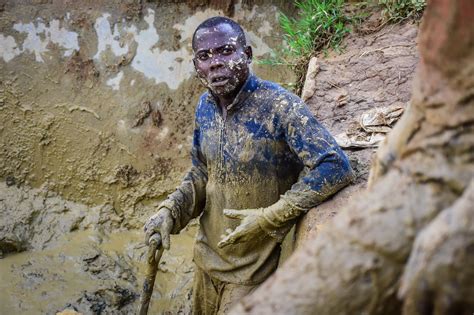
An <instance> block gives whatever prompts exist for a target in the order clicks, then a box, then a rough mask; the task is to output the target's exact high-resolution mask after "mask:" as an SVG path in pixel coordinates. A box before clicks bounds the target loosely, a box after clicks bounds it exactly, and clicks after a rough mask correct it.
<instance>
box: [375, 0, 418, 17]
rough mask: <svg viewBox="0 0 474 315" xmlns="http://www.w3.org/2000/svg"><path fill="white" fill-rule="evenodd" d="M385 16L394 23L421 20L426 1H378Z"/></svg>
mask: <svg viewBox="0 0 474 315" xmlns="http://www.w3.org/2000/svg"><path fill="white" fill-rule="evenodd" d="M378 3H379V5H380V6H382V8H383V10H382V13H383V16H384V17H385V18H386V19H389V20H391V21H394V22H399V21H401V20H404V19H408V18H416V19H419V18H421V15H422V14H423V10H424V8H425V6H426V0H378Z"/></svg>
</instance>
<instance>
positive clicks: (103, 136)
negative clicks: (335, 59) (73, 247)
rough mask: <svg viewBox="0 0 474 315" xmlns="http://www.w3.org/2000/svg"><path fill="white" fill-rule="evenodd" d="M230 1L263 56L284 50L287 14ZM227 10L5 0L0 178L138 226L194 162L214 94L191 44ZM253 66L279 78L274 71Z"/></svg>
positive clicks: (0, 26)
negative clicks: (107, 210)
mask: <svg viewBox="0 0 474 315" xmlns="http://www.w3.org/2000/svg"><path fill="white" fill-rule="evenodd" d="M117 3H118V2H117ZM229 3H231V4H232V5H233V6H234V7H235V10H234V11H235V12H234V15H233V18H234V19H236V20H237V21H238V22H240V23H242V25H243V26H244V27H245V28H246V29H247V30H248V37H249V41H250V43H251V44H252V45H253V46H254V53H255V56H256V59H258V58H264V57H265V56H269V53H270V51H271V47H276V46H277V45H278V44H279V43H278V40H277V38H276V37H275V35H278V32H279V29H278V28H277V20H276V18H277V7H275V6H274V5H272V4H269V2H261V3H260V2H259V3H258V4H253V3H246V4H242V3H237V2H235V3H234V2H229ZM193 10H194V11H193ZM219 13H222V11H219V8H217V7H215V6H211V7H203V6H201V5H199V6H194V7H193V6H188V5H186V4H185V3H171V2H170V3H163V4H158V3H143V4H141V2H138V1H130V2H127V4H120V5H115V4H114V3H113V2H101V1H99V2H97V3H94V4H90V3H89V2H87V3H82V4H81V2H80V1H79V2H75V3H74V4H73V5H70V4H67V3H66V2H64V1H57V2H54V3H50V2H45V3H40V4H36V3H35V4H32V3H29V2H21V3H18V2H14V1H7V2H6V3H5V5H4V11H3V12H2V16H1V19H0V41H1V43H2V48H1V50H0V73H1V77H2V79H1V81H0V117H1V120H2V122H3V123H2V126H1V129H0V133H1V140H0V141H1V142H0V143H1V148H2V149H1V150H0V177H1V178H3V179H6V178H7V177H8V178H10V179H11V180H14V181H15V183H16V184H18V185H26V186H31V187H34V188H38V187H41V186H43V185H47V187H48V189H49V190H51V191H53V192H56V193H58V194H60V195H61V196H62V197H63V198H65V199H67V200H71V201H75V202H80V203H83V204H86V205H88V206H91V207H93V206H97V205H99V204H104V203H108V204H110V205H111V206H112V207H113V209H114V211H115V212H117V213H119V215H121V216H123V217H124V218H125V219H124V220H123V222H122V225H123V226H127V227H134V228H138V227H140V226H141V225H142V222H143V220H144V218H145V217H147V216H148V215H149V214H151V212H152V208H153V206H156V205H157V204H158V203H159V201H160V200H162V199H163V198H164V196H166V194H167V193H169V192H170V191H172V190H173V189H174V187H175V186H176V185H177V184H178V183H179V182H180V180H181V178H182V176H183V175H184V172H185V170H186V169H187V168H188V167H189V165H190V161H189V149H190V144H191V141H190V137H191V134H192V123H190V122H191V121H193V114H194V108H195V105H196V103H197V99H198V96H199V95H200V94H201V93H202V92H203V91H204V89H203V87H202V86H201V84H200V83H199V82H198V80H197V79H196V78H195V77H194V74H193V73H194V70H193V66H192V62H191V47H190V37H191V35H192V32H193V31H194V28H195V27H196V26H197V24H198V23H199V22H200V21H202V20H204V19H205V18H206V17H210V16H213V15H217V14H219ZM271 31H272V32H273V33H271ZM254 70H255V71H256V72H257V73H258V74H259V75H261V76H263V77H270V76H272V77H273V79H275V77H274V72H273V69H270V68H269V67H267V68H265V66H257V65H255V66H254ZM279 71H280V73H281V76H280V75H279V76H277V79H276V80H277V81H278V78H282V82H283V83H287V82H288V81H291V77H292V76H291V73H290V72H289V71H288V70H287V69H284V68H281V69H279ZM283 78H285V79H283ZM287 80H288V81H287ZM127 165H129V166H132V167H133V168H134V169H135V170H136V172H135V174H134V178H133V181H130V182H129V183H128V185H125V186H124V185H123V180H122V179H121V178H119V177H117V174H118V175H119V176H120V174H121V172H118V171H117V170H119V169H122V168H124V167H127Z"/></svg>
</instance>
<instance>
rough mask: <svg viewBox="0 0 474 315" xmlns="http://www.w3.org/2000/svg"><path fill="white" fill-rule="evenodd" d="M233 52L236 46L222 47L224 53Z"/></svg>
mask: <svg viewBox="0 0 474 315" xmlns="http://www.w3.org/2000/svg"><path fill="white" fill-rule="evenodd" d="M233 52H234V48H233V47H231V46H226V47H224V48H223V49H222V54H224V55H230V54H231V53H233Z"/></svg>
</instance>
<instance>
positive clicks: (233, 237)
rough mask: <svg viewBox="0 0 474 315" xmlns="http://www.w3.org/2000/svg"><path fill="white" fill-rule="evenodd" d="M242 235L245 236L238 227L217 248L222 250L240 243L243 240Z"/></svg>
mask: <svg viewBox="0 0 474 315" xmlns="http://www.w3.org/2000/svg"><path fill="white" fill-rule="evenodd" d="M242 235H243V234H242V232H241V230H240V229H239V227H237V228H236V229H235V230H234V231H233V232H232V233H230V234H228V235H227V236H226V237H225V238H224V239H223V240H222V241H220V242H219V243H218V244H217V247H219V248H222V247H225V246H228V245H231V244H235V243H238V242H239V240H240V239H241V238H242Z"/></svg>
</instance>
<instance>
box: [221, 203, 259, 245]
mask: <svg viewBox="0 0 474 315" xmlns="http://www.w3.org/2000/svg"><path fill="white" fill-rule="evenodd" d="M224 215H226V216H227V217H229V218H233V219H240V220H241V222H240V225H239V226H238V227H236V228H235V229H234V230H233V231H230V232H228V234H227V235H226V236H223V239H222V240H221V241H220V242H219V243H218V244H217V246H218V247H219V248H223V247H225V246H228V245H230V244H236V243H242V242H247V241H249V240H251V239H255V238H256V237H259V236H260V235H262V234H264V233H265V232H264V231H263V230H262V228H261V227H260V225H259V224H258V221H259V218H260V217H261V216H263V209H262V208H261V209H244V210H234V209H224Z"/></svg>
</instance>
